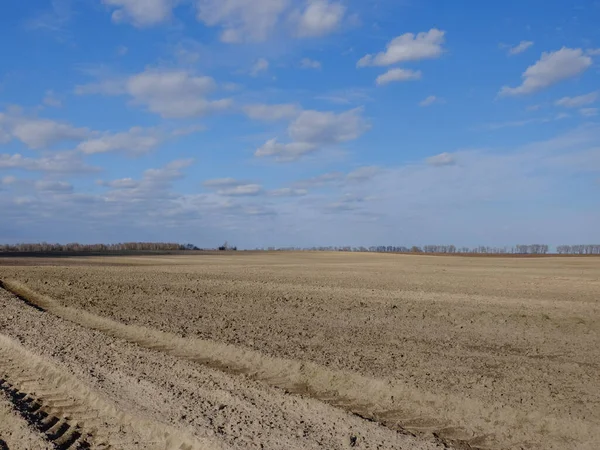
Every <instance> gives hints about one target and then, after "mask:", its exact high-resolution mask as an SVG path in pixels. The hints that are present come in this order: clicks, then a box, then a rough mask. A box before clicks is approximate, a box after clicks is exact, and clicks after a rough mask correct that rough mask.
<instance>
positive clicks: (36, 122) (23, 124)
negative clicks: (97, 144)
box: [0, 111, 92, 150]
mask: <svg viewBox="0 0 600 450" xmlns="http://www.w3.org/2000/svg"><path fill="white" fill-rule="evenodd" d="M91 133H92V132H91V131H90V130H89V129H87V128H77V127H74V126H73V125H70V124H68V123H64V122H57V121H54V120H49V119H42V118H37V117H26V116H23V115H21V114H20V112H19V111H11V112H9V113H8V114H0V135H1V136H0V140H2V141H6V142H7V141H9V140H10V139H18V140H20V141H21V142H23V143H24V144H25V145H27V146H28V147H29V148H31V149H35V150H39V149H45V148H48V147H51V146H53V145H55V144H58V143H60V142H63V141H77V140H82V139H85V138H86V137H88V136H89V135H90V134H91Z"/></svg>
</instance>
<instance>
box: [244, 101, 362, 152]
mask: <svg viewBox="0 0 600 450" xmlns="http://www.w3.org/2000/svg"><path fill="white" fill-rule="evenodd" d="M362 112H363V110H362V108H355V109H351V110H349V111H345V112H342V113H339V114H336V113H333V112H322V111H312V110H309V111H302V112H301V113H300V115H299V116H298V117H297V118H296V119H295V120H294V121H292V123H290V125H289V127H288V135H289V136H290V138H291V139H292V142H290V143H280V142H278V140H277V139H270V140H269V141H267V142H266V143H265V144H264V145H263V146H261V147H260V148H258V149H257V150H256V152H255V153H254V155H255V156H257V157H265V156H275V157H276V158H277V160H279V161H293V160H296V159H298V158H300V157H301V156H304V155H306V154H308V153H311V152H314V151H316V150H317V149H318V148H319V147H320V146H327V145H335V144H340V143H342V142H347V141H351V140H354V139H357V138H358V137H360V136H361V135H362V134H363V133H364V132H365V131H367V130H368V129H369V128H370V126H369V124H368V123H367V122H366V120H365V119H364V118H363V116H362Z"/></svg>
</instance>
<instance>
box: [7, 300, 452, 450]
mask: <svg viewBox="0 0 600 450" xmlns="http://www.w3.org/2000/svg"><path fill="white" fill-rule="evenodd" d="M0 333H2V334H3V335H6V336H9V337H10V338H11V339H14V340H15V341H18V342H20V344H21V345H23V346H25V347H26V348H27V349H29V351H32V352H35V354H37V355H40V356H42V357H44V358H46V359H47V360H48V361H52V362H53V363H54V364H56V365H57V366H58V367H60V368H62V370H64V371H65V373H67V374H69V375H70V376H72V379H76V380H79V382H80V383H82V384H84V385H85V386H87V389H89V390H90V391H91V392H93V393H94V395H95V396H99V397H101V398H102V401H104V402H108V403H110V404H111V405H113V406H114V410H115V413H114V414H112V415H111V416H109V417H105V421H106V422H108V424H107V426H103V430H102V432H103V440H104V441H105V442H108V443H110V444H111V445H113V448H127V449H130V448H131V449H134V448H135V449H137V448H157V449H158V448H165V447H164V446H159V445H158V444H159V443H153V442H150V441H149V440H146V441H141V439H140V437H139V436H138V435H136V432H137V434H139V430H140V428H144V427H139V426H138V427H135V429H133V430H131V429H127V428H124V427H123V426H122V424H120V423H119V419H118V417H120V416H121V415H122V414H127V415H134V416H135V417H136V418H137V422H139V423H142V424H149V425H147V426H146V427H150V426H154V427H156V426H157V425H161V426H165V427H169V429H170V430H177V431H178V433H177V432H175V434H181V435H183V434H185V435H187V436H191V437H192V439H190V440H188V442H189V441H194V442H196V443H199V444H197V446H194V447H193V448H195V449H207V450H208V449H220V448H231V449H253V448H256V449H259V448H260V449H262V448H264V449H317V448H326V449H346V448H352V447H357V448H365V449H388V448H389V449H392V448H393V449H406V450H434V449H441V448H443V446H441V445H439V444H436V443H434V442H432V441H431V439H424V438H414V437H411V436H406V435H402V434H399V433H397V432H395V431H392V430H390V429H388V428H386V427H383V426H381V425H379V424H377V423H373V422H369V421H365V420H363V419H361V418H359V417H356V416H353V415H350V414H348V413H346V412H345V411H343V410H341V409H337V408H334V407H331V406H328V405H326V404H323V403H322V402H319V401H316V400H312V399H310V398H301V397H298V396H293V395H288V394H285V393H284V392H283V391H281V390H277V389H273V388H269V387H268V386H265V385H264V384H262V383H258V382H253V381H251V380H248V379H246V378H245V377H243V376H230V375H228V374H225V373H223V372H221V371H218V370H213V369H209V368H206V367H205V366H203V365H200V364H198V363H194V362H190V361H186V360H182V359H180V358H176V357H172V356H168V355H165V354H163V353H160V352H157V351H152V350H148V349H144V348H140V347H139V346H137V345H132V344H129V343H127V342H124V341H122V340H118V339H114V338H111V337H109V336H107V335H105V334H103V333H101V332H97V331H94V330H90V329H88V328H86V327H82V326H78V325H75V324H73V323H71V322H69V321H66V320H63V319H61V318H59V317H56V316H53V315H51V314H48V313H45V312H40V311H38V310H36V309H34V308H32V307H30V306H27V305H26V304H25V303H23V302H21V301H19V300H18V299H16V298H15V297H14V296H13V295H11V294H8V293H7V292H6V291H1V290H0ZM0 343H1V340H0ZM0 350H1V349H0ZM3 369H4V367H3V363H2V361H0V371H2V370H3ZM66 388H67V389H68V390H72V389H73V382H72V381H70V382H67V383H66ZM94 403H96V402H94ZM115 418H117V419H115ZM15 420H17V419H16V418H15ZM18 420H20V419H18ZM160 444H161V445H164V444H163V443H162V442H161V443H160ZM10 448H11V449H28V448H30V447H27V446H18V445H17V446H14V447H10ZM32 448H37V447H32ZM41 448H44V447H41ZM93 448H95V447H93ZM98 448H103V447H98ZM166 448H168V449H171V448H180V447H179V446H168V447H166ZM181 448H187V447H181Z"/></svg>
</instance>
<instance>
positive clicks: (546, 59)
mask: <svg viewBox="0 0 600 450" xmlns="http://www.w3.org/2000/svg"><path fill="white" fill-rule="evenodd" d="M591 65H592V58H590V57H589V56H586V55H584V53H583V50H581V49H580V48H577V49H573V48H567V47H563V48H561V49H560V50H557V51H555V52H544V53H542V56H541V58H540V59H539V60H538V61H537V62H536V63H535V64H533V65H532V66H529V67H528V68H527V70H526V71H525V72H524V73H523V75H522V78H523V83H522V84H521V85H520V86H517V87H509V86H504V87H503V88H502V89H501V90H500V93H499V95H502V96H509V95H511V96H515V95H526V94H532V93H534V92H537V91H539V90H542V89H544V88H547V87H549V86H551V85H553V84H556V83H558V82H560V81H563V80H566V79H568V78H572V77H575V76H577V75H579V74H581V73H583V72H585V71H586V70H587V69H588V68H589V67H590V66H591Z"/></svg>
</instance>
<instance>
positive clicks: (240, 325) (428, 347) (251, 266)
mask: <svg viewBox="0 0 600 450" xmlns="http://www.w3.org/2000/svg"><path fill="white" fill-rule="evenodd" d="M9 264H10V265H9ZM9 264H4V265H3V263H2V261H0V279H16V280H19V281H21V282H23V283H25V284H26V285H27V286H29V287H31V288H32V289H34V290H36V291H38V292H41V293H43V294H47V295H48V296H50V297H52V298H53V299H56V300H57V301H59V302H61V303H62V304H64V305H69V306H73V307H76V308H81V309H82V310H85V311H88V312H90V313H93V314H96V315H99V316H103V317H107V318H111V319H113V320H115V321H118V322H119V323H121V324H126V325H140V326H144V327H147V328H149V329H152V330H161V331H164V332H167V333H170V334H171V335H175V336H179V337H182V338H186V339H203V340H209V341H211V342H216V343H226V344H230V345H232V346H233V347H235V348H236V349H239V350H240V351H245V350H247V351H255V352H260V354H263V355H266V356H267V357H273V358H285V359H286V360H288V361H307V362H311V363H314V364H316V365H318V367H323V368H326V369H327V370H331V371H334V372H333V373H334V374H335V373H336V372H335V371H339V373H340V374H348V373H350V374H356V375H357V376H360V377H362V378H361V380H372V386H375V387H372V389H373V392H375V391H377V390H379V391H380V392H379V393H381V394H382V395H383V394H384V393H385V392H384V391H386V390H388V391H389V392H391V390H389V388H388V387H389V386H391V385H390V384H389V383H402V389H400V390H398V388H396V387H395V388H394V389H395V390H394V392H397V391H398V392H399V397H400V398H395V399H393V400H392V401H393V402H396V403H400V405H401V407H400V408H399V409H401V410H402V417H403V419H402V422H403V423H401V424H400V425H402V426H404V427H405V428H408V429H409V430H410V429H415V430H416V429H418V428H419V426H422V425H423V424H426V425H428V426H427V427H425V428H427V429H429V430H430V431H431V430H432V429H433V430H438V431H439V430H443V429H444V428H446V427H458V428H460V429H461V430H463V431H465V430H466V432H467V435H468V436H469V435H470V436H471V437H477V439H476V440H475V441H473V440H471V444H472V445H474V446H480V447H492V448H565V449H567V448H568V449H571V448H582V449H583V448H589V449H592V448H597V442H598V439H600V436H599V434H600V431H599V430H600V380H599V378H598V373H599V371H600V346H599V345H598V343H599V342H600V299H599V296H598V292H600V259H596V258H540V259H533V258H527V259H516V258H515V259H513V258H489V259H487V258H468V257H420V256H399V255H373V254H312V253H296V254H290V253H283V254H262V255H256V254H253V255H252V254H251V255H243V254H240V255H209V256H196V257H185V256H182V257H145V258H144V257H135V258H125V257H120V258H91V259H86V258H71V259H60V260H59V259H56V260H48V259H45V260H32V259H28V260H14V259H11V260H10V261H9ZM0 311H1V312H0V320H1V318H2V315H3V314H4V315H5V314H6V313H5V312H4V310H2V309H0ZM36 313H37V312H36ZM39 314H42V313H39ZM42 315H43V314H42ZM0 323H2V322H0ZM10 323H12V322H10ZM52 323H54V320H53V322H52ZM9 326H10V327H11V333H17V332H18V329H20V328H21V326H18V325H15V326H12V325H10V324H7V325H5V327H9ZM2 329H3V328H2V327H0V332H3V331H2ZM88 332H89V330H88ZM21 333H22V331H21ZM94 333H95V332H94ZM59 334H60V333H59ZM116 342H118V341H116ZM136 342H137V341H136ZM137 343H139V342H137ZM135 348H136V349H137V351H142V349H139V348H137V347H135ZM67 353H69V352H67ZM120 353H121V352H120V351H119V352H118V354H120ZM171 353H173V352H171ZM63 357H65V356H63ZM171 357H172V356H168V358H171ZM161 358H163V359H164V358H166V357H165V356H163V357H161ZM92 359H93V358H92ZM100 360H102V358H100ZM178 363H182V362H181V361H178ZM86 364H88V363H86ZM186 364H190V363H189V362H186ZM192 366H193V367H195V369H196V370H198V366H197V365H194V364H192ZM72 370H73V369H72ZM221 376H224V375H223V374H221ZM228 376H230V375H228ZM344 376H345V375H344ZM232 379H235V380H239V376H238V377H235V376H233V377H232ZM245 382H249V380H245ZM386 383H387V384H386ZM257 386H262V385H261V384H258V385H257ZM263 389H266V387H263ZM359 394H360V392H357V395H356V398H357V399H360V398H361V396H360V395H359ZM280 395H282V394H280ZM309 395H310V393H309ZM392 397H393V396H392ZM284 398H287V396H284ZM291 398H294V399H295V400H299V399H298V398H297V397H291ZM302 400H303V401H308V400H310V399H302ZM386 401H389V400H386ZM315 404H317V405H321V406H322V407H326V405H322V403H320V402H315ZM327 408H328V407H327ZM350 409H352V408H350ZM328 411H330V410H328ZM331 411H339V410H337V409H334V408H332V409H331ZM167 416H168V415H167ZM250 417H251V416H250ZM357 420H359V419H357ZM362 422H364V421H362ZM380 422H382V423H385V420H383V419H382V420H380ZM177 425H178V426H179V425H181V424H179V423H177ZM192 428H193V427H192ZM209 429H210V427H209ZM194 432H195V433H196V434H197V435H198V433H200V435H201V434H202V433H201V432H200V431H198V430H195V431H194ZM288 432H289V430H285V431H282V433H281V436H282V437H281V438H277V439H283V436H287V435H288ZM267 434H269V433H267ZM340 439H341V441H340V442H342V441H343V440H344V439H346V440H348V439H349V437H348V436H345V437H344V438H340ZM386 439H387V438H386ZM234 441H235V440H234ZM234 441H232V442H229V441H227V442H228V444H232V443H233V442H234ZM380 442H383V444H382V445H383V447H382V448H391V447H392V446H393V445H391V444H388V442H387V441H385V440H384V441H380ZM291 446H293V444H292V443H290V444H289V447H291ZM267 447H269V445H267ZM284 447H286V446H284ZM269 448H277V447H269ZM286 448H287V447H286Z"/></svg>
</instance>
